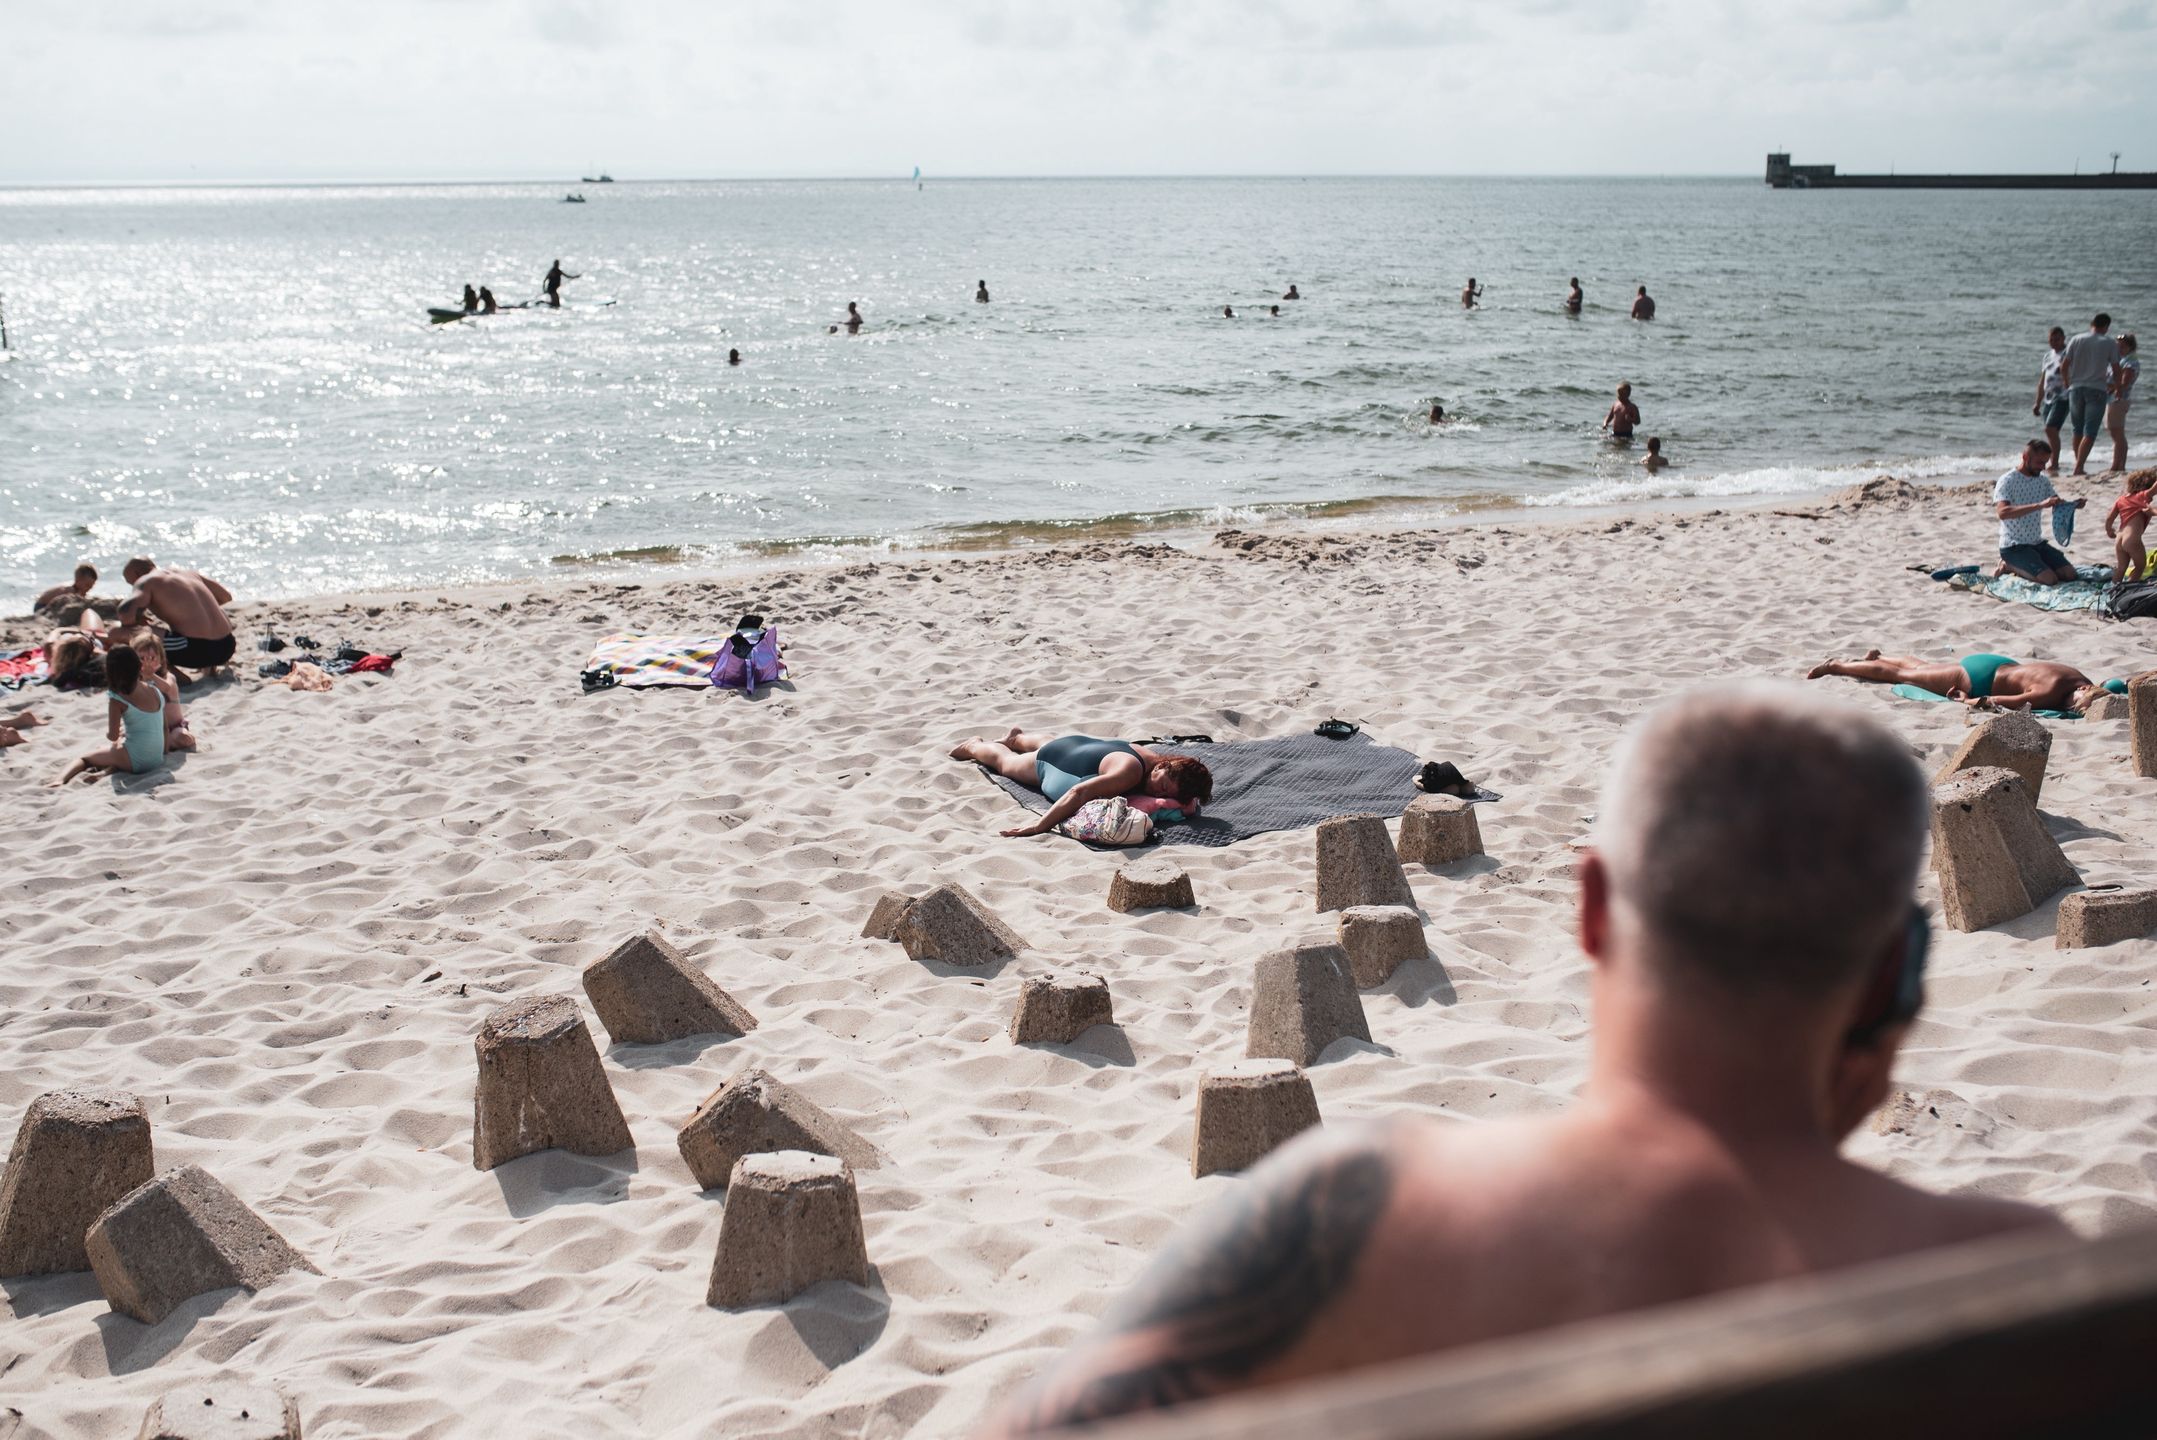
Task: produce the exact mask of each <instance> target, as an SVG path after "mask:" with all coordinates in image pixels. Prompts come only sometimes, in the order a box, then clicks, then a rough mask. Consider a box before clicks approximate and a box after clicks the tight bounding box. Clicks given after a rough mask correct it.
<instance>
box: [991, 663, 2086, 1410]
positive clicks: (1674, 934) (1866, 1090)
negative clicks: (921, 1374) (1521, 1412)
mask: <svg viewBox="0 0 2157 1440" xmlns="http://www.w3.org/2000/svg"><path fill="white" fill-rule="evenodd" d="M1929 809H1930V807H1929V805H1928V795H1927V790H1926V785H1925V778H1924V776H1923V775H1921V774H1920V773H1919V772H1918V769H1917V766H1916V765H1915V764H1914V763H1913V762H1912V761H1911V759H1910V752H1909V748H1908V747H1907V746H1906V745H1904V744H1903V743H1902V742H1901V741H1900V740H1898V739H1896V738H1895V737H1894V736H1893V735H1891V734H1889V733H1888V732H1887V731H1885V730H1883V729H1881V728H1880V727H1878V726H1876V725H1874V724H1872V723H1871V722H1870V721H1867V720H1865V719H1864V718H1863V717H1861V716H1859V715H1856V714H1854V713H1851V712H1849V711H1847V710H1844V709H1842V708H1840V707H1833V706H1826V705H1819V704H1813V703H1808V702H1807V700H1805V699H1804V698H1803V697H1802V693H1801V692H1796V691H1793V690H1791V689H1789V688H1787V687H1777V686H1772V685H1758V684H1755V685H1748V686H1735V687H1725V688H1718V689H1713V690H1708V691H1703V692H1699V693H1696V694H1694V695H1692V696H1689V697H1687V698H1685V699H1681V700H1679V701H1677V702H1676V703H1675V704H1672V705H1669V706H1666V707H1664V708H1663V709H1661V710H1659V711H1657V712H1655V713H1654V714H1653V715H1651V716H1650V717H1649V718H1648V719H1647V720H1645V721H1644V722H1643V723H1642V724H1640V725H1639V726H1637V727H1636V728H1635V729H1634V732H1633V734H1632V735H1631V736H1630V737H1629V738H1628V740H1627V742H1626V743H1625V745H1624V746H1623V747H1622V749H1621V751H1620V754H1619V756H1618V759H1617V761H1616V763H1615V765H1614V767H1613V770H1612V772H1611V776H1610V779H1609V782H1608V784H1607V786H1606V788H1605V790H1604V794H1603V801H1602V805H1601V813H1600V818H1599V819H1598V822H1597V825H1596V832H1595V837H1594V846H1593V848H1592V849H1590V850H1589V851H1588V852H1587V853H1586V854H1585V856H1584V857H1583V859H1582V862H1581V867H1580V902H1579V917H1580V918H1579V924H1580V942H1581V948H1582V949H1583V950H1585V951H1586V952H1587V956H1588V960H1589V963H1590V965H1591V967H1592V971H1593V975H1592V987H1591V994H1592V996H1593V1002H1594V1033H1593V1043H1592V1055H1591V1057H1590V1061H1589V1067H1588V1082H1587V1086H1586V1089H1585V1090H1584V1091H1583V1092H1582V1094H1581V1096H1580V1098H1579V1099H1578V1100H1577V1101H1576V1102H1575V1103H1574V1104H1573V1105H1572V1106H1571V1107H1570V1108H1568V1109H1566V1110H1564V1111H1561V1112H1559V1113H1556V1114H1552V1115H1547V1116H1540V1117H1536V1118H1533V1119H1524V1120H1508V1121H1491V1122H1488V1123H1483V1124H1464V1123H1460V1122H1457V1121H1451V1120H1432V1119H1425V1118H1416V1119H1397V1120H1394V1121H1391V1122H1389V1123H1386V1124H1384V1125H1382V1126H1379V1127H1377V1128H1369V1129H1349V1128H1346V1127H1343V1128H1333V1127H1326V1128H1324V1129H1314V1130H1310V1131H1307V1132H1305V1134H1304V1135H1303V1136H1302V1137H1300V1138H1299V1139H1297V1140H1296V1141H1294V1142H1292V1143H1291V1144H1289V1145H1287V1146H1285V1147H1283V1149H1282V1150H1280V1151H1279V1152H1277V1153H1276V1154H1275V1155H1273V1156H1271V1157H1269V1158H1268V1159H1267V1160H1266V1161H1265V1162H1263V1163H1262V1164H1261V1165H1260V1166H1259V1167H1258V1168H1257V1169H1256V1170H1254V1171H1253V1172H1252V1173H1251V1174H1250V1175H1249V1176H1248V1177H1246V1178H1245V1179H1243V1180H1241V1181H1239V1182H1237V1188H1236V1190H1235V1193H1234V1194H1232V1195H1230V1196H1228V1197H1226V1198H1225V1199H1224V1201H1223V1202H1222V1203H1221V1204H1219V1205H1217V1206H1216V1207H1214V1208H1213V1209H1212V1210H1210V1211H1209V1212H1207V1213H1206V1214H1205V1215H1203V1216H1202V1217H1201V1218H1200V1219H1199V1220H1198V1221H1197V1222H1196V1223H1194V1224H1192V1225H1190V1226H1187V1227H1186V1229H1185V1230H1184V1232H1183V1233H1182V1234H1181V1235H1180V1236H1179V1237H1178V1238H1177V1239H1176V1240H1175V1241H1174V1242H1172V1244H1171V1245H1170V1247H1169V1249H1168V1251H1167V1253H1166V1254H1165V1255H1164V1256H1163V1258H1162V1259H1161V1260H1160V1261H1159V1262H1158V1263H1157V1264H1156V1265H1155V1266H1154V1268H1153V1270H1152V1271H1151V1273H1150V1274H1148V1275H1147V1276H1146V1277H1145V1278H1144V1279H1143V1280H1142V1281H1141V1282H1140V1283H1139V1285H1138V1286H1137V1287H1136V1288H1135V1289H1134V1290H1133V1291H1132V1292H1131V1293H1130V1294H1129V1295H1128V1296H1126V1297H1125V1298H1124V1299H1123V1300H1122V1301H1121V1302H1120V1303H1119V1304H1118V1305H1117V1306H1116V1307H1115V1308H1114V1309H1113V1310H1112V1311H1111V1312H1110V1314H1109V1316H1108V1318H1107V1320H1106V1321H1105V1322H1104V1323H1103V1325H1102V1326H1101V1328H1100V1329H1099V1330H1098V1331H1097V1332H1096V1333H1095V1334H1094V1335H1092V1336H1090V1337H1089V1338H1087V1339H1086V1340H1084V1341H1083V1342H1081V1343H1080V1344H1079V1345H1078V1346H1077V1347H1076V1348H1074V1349H1073V1350H1072V1351H1071V1352H1070V1353H1069V1354H1068V1355H1066V1356H1065V1357H1064V1358H1063V1359H1062V1361H1061V1362H1060V1363H1058V1364H1057V1365H1055V1366H1054V1367H1053V1368H1052V1369H1051V1370H1050V1371H1049V1372H1048V1373H1047V1374H1046V1375H1045V1376H1044V1377H1043V1378H1042V1379H1041V1380H1040V1381H1039V1382H1037V1383H1036V1384H1035V1385H1034V1386H1033V1387H1032V1389H1031V1390H1030V1392H1029V1393H1027V1394H1026V1395H1024V1396H1023V1397H1022V1398H1021V1400H1020V1402H1019V1403H1018V1405H1017V1406H1016V1407H1015V1409H1014V1411H1013V1412H1012V1413H1011V1414H1010V1415H1008V1416H1007V1417H1006V1421H1005V1423H1006V1424H1007V1426H1008V1427H1009V1428H1010V1429H1011V1430H1013V1431H1018V1432H1024V1431H1029V1430H1036V1429H1047V1428H1051V1427H1053V1426H1056V1425H1063V1424H1083V1423H1087V1422H1091V1421H1097V1420H1100V1419H1103V1418H1105V1417H1109V1416H1114V1415H1121V1414H1126V1413H1129V1412H1132V1411H1139V1410H1148V1409H1154V1408H1158V1407H1162V1406H1168V1405H1175V1404H1180V1403H1183V1402H1185V1401H1191V1400H1199V1399H1204V1398H1207V1397H1210V1396H1216V1395H1221V1394H1225V1393H1228V1392H1231V1391H1238V1390H1247V1389H1251V1388H1255V1387H1261V1386H1271V1385H1280V1384H1285V1383H1291V1382H1295V1381H1301V1380H1307V1379H1311V1378H1313V1377H1317V1376H1322V1375H1327V1374H1331V1373H1336V1372H1339V1371H1343V1370H1347V1369H1350V1368H1353V1367H1356V1366H1363V1365H1373V1364H1379V1363H1383V1362H1385V1361H1390V1360H1398V1359H1402V1358H1405V1357H1408V1356H1414V1355H1421V1354H1426V1353H1429V1352H1431V1351H1437V1350H1445V1349H1449V1348H1451V1347H1453V1346H1458V1345H1467V1344H1473V1343H1476V1342H1479V1341H1485V1340H1491V1339H1495V1338H1498V1337H1501V1336H1507V1335H1517V1334H1521V1333H1524V1332H1527V1331H1532V1330H1539V1329H1543V1328H1545V1327H1548V1326H1554V1325H1563V1324H1568V1323H1571V1322H1574V1321H1579V1320H1586V1319H1590V1318H1593V1317H1596V1316H1601V1315H1609V1314H1612V1313H1614V1312H1618V1311H1625V1310H1632V1309H1636V1308H1639V1307H1642V1306H1650V1305H1661V1304H1668V1303H1671V1302H1674V1301H1681V1300H1688V1299H1692V1298H1694V1297H1697V1296H1702V1295H1708V1294H1712V1293H1714V1292H1717V1291H1723V1290H1731V1289H1735V1288H1737V1287H1740V1286H1748V1285H1757V1284H1761V1283H1763V1282H1766V1281H1773V1280H1780V1279H1784V1278H1786V1277H1790V1276H1797V1275H1804V1274H1808V1273H1812V1272H1815V1271H1823V1270H1832V1269H1836V1268H1839V1267H1842V1266H1848V1265H1859V1264H1864V1263H1866V1262H1869V1261H1875V1260H1883V1259H1887V1258H1889V1257H1892V1256H1897V1255H1902V1254H1905V1253H1908V1252H1911V1251H1917V1250H1924V1249H1928V1248H1930V1247H1933V1246H1939V1245H1950V1244H1955V1243H1958V1242H1961V1241H1967V1240H1975V1239H1978V1238H1980V1237H1983V1236H1988V1235H1992V1234H1995V1233H1999V1232H2002V1231H2009V1230H2019V1229H2032V1230H2041V1229H2048V1228H2049V1229H2058V1228H2059V1222H2058V1221H2057V1220H2055V1219H2053V1218H2052V1217H2051V1216H2050V1215H2048V1214H2047V1213H2046V1212H2044V1211H2042V1210H2038V1209H2034V1208H2032V1207H2030V1206H2027V1205H2022V1204H2017V1203H2013V1202H2010V1201H2005V1200H1996V1199H1989V1198H1985V1197H1981V1196H1976V1195H1952V1196H1949V1195H1935V1194H1931V1193H1928V1192H1926V1191H1923V1190H1920V1189H1917V1188H1915V1187H1913V1186H1910V1185H1906V1184H1904V1183H1902V1182H1901V1181H1898V1180H1892V1179H1889V1178H1888V1177H1887V1176H1885V1175H1882V1174H1880V1173H1879V1172H1878V1171H1876V1170H1872V1169H1869V1168H1867V1167H1865V1166H1861V1165H1856V1164H1852V1163H1851V1162H1849V1161H1848V1160H1845V1159H1844V1158H1842V1156H1841V1155H1840V1154H1839V1153H1838V1149H1839V1147H1840V1144H1841V1142H1842V1140H1843V1137H1845V1136H1846V1135H1848V1134H1849V1133H1850V1131H1851V1130H1852V1129H1853V1128H1854V1127H1856V1126H1857V1125H1858V1124H1859V1123H1860V1122H1861V1121H1863V1119H1864V1118H1865V1117H1866V1116H1867V1115H1868V1114H1870V1113H1871V1112H1872V1111H1873V1110H1874V1109H1876V1108H1877V1107H1878V1106H1879V1105H1880V1103H1881V1101H1882V1100H1883V1099H1884V1098H1885V1097H1886V1095H1887V1088H1888V1076H1889V1070H1890V1068H1891V1066H1892V1065H1893V1062H1894V1059H1895V1052H1896V1048H1897V1047H1898V1046H1899V1045H1900V1044H1901V1042H1902V1039H1903V1036H1904V1035H1905V1033H1906V1032H1907V1029H1908V1026H1909V1022H1910V1017H1911V1016H1912V1015H1913V1014H1914V1013H1915V1010H1916V1008H1917V1004H1918V1002H1919V1000H1920V998H1921V993H1922V992H1921V975H1922V972H1921V970H1920V969H1919V968H1918V967H1919V965H1920V964H1921V960H1920V957H1921V954H1922V949H1921V947H1922V944H1923V936H1924V934H1925V929H1924V919H1923V913H1922V912H1921V911H1919V910H1918V909H1917V907H1916V906H1915V905H1914V904H1913V902H1912V899H1911V894H1912V890H1913V887H1914V886H1915V885H1916V883H1917V874H1918V862H1919V859H1920V857H1921V855H1922V853H1923V850H1924V846H1925V836H1926V829H1927V826H1928V823H1929Z"/></svg>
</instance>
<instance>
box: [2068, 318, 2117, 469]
mask: <svg viewBox="0 0 2157 1440" xmlns="http://www.w3.org/2000/svg"><path fill="white" fill-rule="evenodd" d="M2111 328H2112V317H2111V316H2110V315H2105V314H2099V315H2098V317H2097V318H2096V319H2094V320H2092V321H2090V328H2089V329H2088V330H2087V331H2085V332H2084V333H2082V334H2080V335H2077V336H2076V337H2075V338H2074V339H2072V340H2070V341H2068V342H2067V348H2066V349H2065V350H2063V351H2061V352H2060V375H2061V378H2062V379H2064V380H2065V381H2066V382H2067V417H2068V420H2069V421H2070V422H2071V423H2072V424H2073V426H2074V429H2075V469H2074V473H2075V474H2077V475H2082V474H2086V473H2087V472H2086V471H2084V470H2083V468H2082V466H2083V462H2085V461H2086V460H2088V459H2089V458H2090V447H2091V446H2092V445H2095V444H2096V443H2097V432H2098V431H2100V430H2102V429H2104V428H2105V404H2106V402H2107V401H2109V400H2110V399H2111V398H2112V367H2113V366H2115V365H2117V364H2119V363H2120V347H2119V344H2118V342H2117V341H2115V340H2114V339H2113V338H2112V337H2111V336H2110V335H2107V334H2106V333H2105V332H2106V331H2107V330H2110V329H2111Z"/></svg>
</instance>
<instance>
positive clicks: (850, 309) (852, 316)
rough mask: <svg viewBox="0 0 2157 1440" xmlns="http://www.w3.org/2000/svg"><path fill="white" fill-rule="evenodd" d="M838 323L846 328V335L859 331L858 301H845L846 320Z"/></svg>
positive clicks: (859, 311) (859, 310)
mask: <svg viewBox="0 0 2157 1440" xmlns="http://www.w3.org/2000/svg"><path fill="white" fill-rule="evenodd" d="M839 323H840V324H841V325H844V326H845V327H846V333H847V334H849V335H852V334H854V333H856V332H857V331H859V330H860V329H861V302H860V301H858V300H849V301H847V302H846V318H845V319H844V320H841V321H840V322H839Z"/></svg>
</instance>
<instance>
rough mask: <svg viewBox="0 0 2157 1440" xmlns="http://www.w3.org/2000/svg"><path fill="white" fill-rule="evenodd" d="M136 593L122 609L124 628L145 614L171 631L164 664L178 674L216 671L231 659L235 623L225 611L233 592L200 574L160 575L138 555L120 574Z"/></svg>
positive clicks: (161, 572)
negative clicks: (165, 625) (167, 664)
mask: <svg viewBox="0 0 2157 1440" xmlns="http://www.w3.org/2000/svg"><path fill="white" fill-rule="evenodd" d="M120 573H121V574H122V575H123V576H125V577H126V578H127V583H128V584H130V585H132V586H134V587H135V593H134V594H133V595H130V596H129V597H128V599H127V603H126V604H124V605H122V606H121V607H120V623H121V624H123V625H133V624H136V623H137V622H139V621H140V620H141V619H142V614H143V612H144V611H145V610H147V611H149V613H151V614H152V615H155V616H156V617H157V618H158V619H160V620H162V621H164V622H165V623H166V624H167V625H169V626H171V627H172V633H171V634H170V635H167V636H166V637H165V659H166V661H167V662H168V663H169V664H170V665H171V666H172V667H173V668H174V669H175V670H214V669H216V668H217V667H218V666H220V665H223V664H224V663H226V662H227V661H229V660H230V659H231V658H232V652H233V649H234V647H235V642H234V640H233V638H232V621H231V620H230V619H228V618H227V617H226V615H225V609H224V607H225V606H227V605H230V604H231V603H232V592H231V591H230V590H227V589H226V588H225V587H224V586H222V585H220V584H218V583H217V582H216V581H215V580H212V579H211V578H210V577H209V576H207V575H204V574H203V573H201V572H200V571H198V570H160V569H158V568H157V562H156V561H155V560H152V559H149V558H148V557H147V556H141V555H138V556H136V557H135V558H134V559H132V560H130V561H128V562H127V568H126V569H124V570H122V571H121V572H120Z"/></svg>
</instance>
